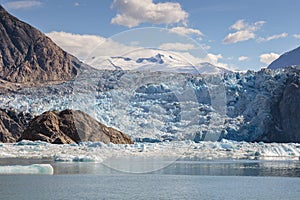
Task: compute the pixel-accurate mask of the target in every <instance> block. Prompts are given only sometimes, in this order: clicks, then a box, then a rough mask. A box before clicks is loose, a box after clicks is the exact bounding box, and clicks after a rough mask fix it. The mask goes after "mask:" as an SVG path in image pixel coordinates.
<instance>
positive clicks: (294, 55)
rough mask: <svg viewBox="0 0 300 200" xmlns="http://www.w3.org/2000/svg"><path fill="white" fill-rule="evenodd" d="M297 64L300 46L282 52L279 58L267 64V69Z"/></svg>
mask: <svg viewBox="0 0 300 200" xmlns="http://www.w3.org/2000/svg"><path fill="white" fill-rule="evenodd" d="M293 65H298V66H300V47H298V48H296V49H294V50H292V51H289V52H287V53H284V54H283V55H281V56H280V57H279V58H277V59H276V60H274V61H273V62H272V63H271V64H270V65H269V66H268V68H269V69H279V68H284V67H288V66H293Z"/></svg>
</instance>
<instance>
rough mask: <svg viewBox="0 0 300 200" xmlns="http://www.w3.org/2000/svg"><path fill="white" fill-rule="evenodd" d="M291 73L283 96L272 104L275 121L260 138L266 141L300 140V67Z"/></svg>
mask: <svg viewBox="0 0 300 200" xmlns="http://www.w3.org/2000/svg"><path fill="white" fill-rule="evenodd" d="M293 69H294V70H291V71H293V72H292V73H290V74H289V76H288V78H287V82H286V84H285V87H284V89H283V91H282V96H281V97H280V98H279V100H277V102H275V104H274V106H272V111H271V114H272V118H273V119H274V120H273V121H274V123H273V124H271V125H270V127H269V128H268V130H267V133H266V134H265V135H263V137H262V138H260V139H261V140H263V141H266V142H300V68H299V67H298V68H297V67H295V68H293Z"/></svg>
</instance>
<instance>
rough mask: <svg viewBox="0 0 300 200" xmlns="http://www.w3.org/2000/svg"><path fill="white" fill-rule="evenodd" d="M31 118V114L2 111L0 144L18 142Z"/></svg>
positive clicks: (0, 117) (0, 114) (0, 113)
mask: <svg viewBox="0 0 300 200" xmlns="http://www.w3.org/2000/svg"><path fill="white" fill-rule="evenodd" d="M31 118H32V116H31V115H29V114H24V113H18V114H17V113H16V112H15V111H13V110H3V109H0V142H9V143H11V142H16V141H17V139H18V138H20V137H21V134H22V133H23V131H24V129H25V128H26V126H27V124H28V121H29V120H30V119H31Z"/></svg>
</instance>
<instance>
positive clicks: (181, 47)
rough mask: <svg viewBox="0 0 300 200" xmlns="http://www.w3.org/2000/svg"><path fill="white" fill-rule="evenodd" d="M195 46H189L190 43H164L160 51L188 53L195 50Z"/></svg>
mask: <svg viewBox="0 0 300 200" xmlns="http://www.w3.org/2000/svg"><path fill="white" fill-rule="evenodd" d="M195 48H196V47H195V45H193V44H188V43H180V42H174V43H163V44H161V45H160V46H159V49H163V50H173V51H188V50H192V49H195Z"/></svg>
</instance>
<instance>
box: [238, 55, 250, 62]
mask: <svg viewBox="0 0 300 200" xmlns="http://www.w3.org/2000/svg"><path fill="white" fill-rule="evenodd" d="M248 59H249V57H247V56H240V57H239V58H238V60H239V61H246V60H248Z"/></svg>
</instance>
